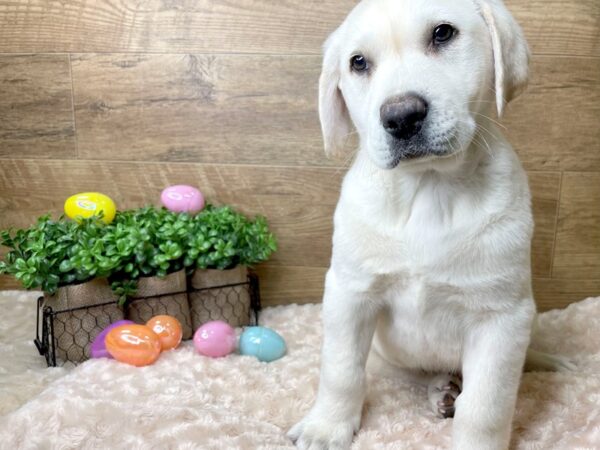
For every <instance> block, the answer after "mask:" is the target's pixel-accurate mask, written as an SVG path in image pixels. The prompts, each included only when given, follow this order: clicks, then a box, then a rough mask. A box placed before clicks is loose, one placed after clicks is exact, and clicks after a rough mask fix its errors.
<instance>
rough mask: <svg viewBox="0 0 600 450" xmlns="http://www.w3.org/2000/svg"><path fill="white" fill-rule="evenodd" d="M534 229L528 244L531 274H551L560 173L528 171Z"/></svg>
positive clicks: (536, 275) (548, 275)
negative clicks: (530, 242)
mask: <svg viewBox="0 0 600 450" xmlns="http://www.w3.org/2000/svg"><path fill="white" fill-rule="evenodd" d="M529 187H530V189H531V196H532V209H533V218H534V221H535V229H534V233H533V241H532V244H531V272H532V274H533V276H534V277H550V276H551V271H552V249H553V246H554V236H555V234H556V215H557V213H558V196H559V188H560V173H558V172H532V173H530V174H529Z"/></svg>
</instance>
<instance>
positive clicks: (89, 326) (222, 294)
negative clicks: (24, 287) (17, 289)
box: [34, 273, 261, 367]
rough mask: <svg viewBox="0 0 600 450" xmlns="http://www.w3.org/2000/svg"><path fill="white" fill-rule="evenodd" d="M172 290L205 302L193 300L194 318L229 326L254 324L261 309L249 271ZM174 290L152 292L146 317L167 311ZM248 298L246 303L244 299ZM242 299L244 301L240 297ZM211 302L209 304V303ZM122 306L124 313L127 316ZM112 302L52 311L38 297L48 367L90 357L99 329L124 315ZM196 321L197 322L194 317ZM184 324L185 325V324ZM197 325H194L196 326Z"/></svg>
mask: <svg viewBox="0 0 600 450" xmlns="http://www.w3.org/2000/svg"><path fill="white" fill-rule="evenodd" d="M175 294H186V298H187V299H189V296H190V295H195V298H200V299H201V300H202V301H203V302H204V301H205V302H207V303H206V307H205V308H203V307H202V305H201V306H200V307H198V303H197V302H196V310H197V311H198V312H197V313H196V319H197V318H198V316H199V317H200V319H201V320H203V321H204V322H208V321H210V320H223V321H225V322H228V323H230V324H231V325H232V326H240V325H243V324H249V325H257V324H258V315H259V312H260V309H261V304H260V288H259V282H258V277H257V276H256V274H253V273H249V274H248V277H247V280H246V281H245V282H241V283H233V284H225V285H220V286H211V287H206V288H202V289H194V288H192V287H191V284H190V283H187V290H186V291H183V292H177V293H175ZM173 295H174V293H169V294H162V295H152V296H149V297H147V298H151V299H153V301H152V302H148V303H147V304H146V305H144V309H145V313H146V315H147V316H148V317H152V316H155V315H159V314H165V313H166V310H167V308H166V304H165V302H166V301H168V298H169V297H173ZM248 297H249V299H250V302H249V307H247V306H246V305H245V304H243V303H246V302H245V299H246V298H248ZM145 298H146V297H139V298H136V299H135V300H133V301H132V302H136V303H137V302H143V301H144V299H145ZM243 300H244V301H243ZM209 303H210V304H209ZM130 304H131V303H128V304H127V305H126V306H125V311H124V316H125V318H126V319H129V317H128V313H127V309H128V307H129V305H130ZM115 311H116V308H115V302H114V300H111V301H109V302H104V303H97V304H94V305H89V306H81V307H77V308H68V309H62V310H60V311H58V310H57V311H55V310H54V309H53V308H52V307H51V306H48V305H45V304H44V297H39V298H38V301H37V315H36V337H35V339H34V343H35V346H36V347H37V349H38V351H39V353H40V355H42V356H44V357H45V358H46V362H47V364H48V367H56V366H63V365H65V364H77V363H80V362H83V361H85V360H86V359H88V358H89V349H90V346H91V343H92V341H93V340H94V338H95V337H96V336H97V335H98V332H99V330H102V329H104V328H106V327H107V326H108V325H110V324H111V323H113V322H116V321H118V320H120V319H123V316H122V315H120V314H119V316H117V315H116V314H115ZM195 325H199V323H198V322H197V320H195ZM184 326H185V325H184ZM195 328H197V326H196V327H195Z"/></svg>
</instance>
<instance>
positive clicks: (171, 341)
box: [146, 315, 183, 351]
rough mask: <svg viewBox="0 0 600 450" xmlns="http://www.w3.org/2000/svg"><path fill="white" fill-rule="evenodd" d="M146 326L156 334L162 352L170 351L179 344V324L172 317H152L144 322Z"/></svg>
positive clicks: (180, 330)
mask: <svg viewBox="0 0 600 450" xmlns="http://www.w3.org/2000/svg"><path fill="white" fill-rule="evenodd" d="M146 326H147V327H148V328H150V329H151V330H152V331H154V333H156V335H157V336H158V339H160V345H161V348H162V350H163V351H165V350H171V349H173V348H175V347H177V346H178V345H179V343H180V342H181V337H182V336H183V330H182V328H181V323H180V322H179V320H177V319H176V318H175V317H173V316H167V315H161V316H154V317H153V318H152V319H150V320H149V321H148V322H146Z"/></svg>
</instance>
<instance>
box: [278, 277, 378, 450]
mask: <svg viewBox="0 0 600 450" xmlns="http://www.w3.org/2000/svg"><path fill="white" fill-rule="evenodd" d="M365 292H366V291H365V290H362V289H360V287H359V286H357V284H356V283H354V282H353V280H346V281H342V280H341V279H340V278H339V277H338V276H337V275H336V273H335V272H334V270H333V269H330V270H329V272H328V273H327V279H326V283H325V296H324V299H323V349H322V354H321V377H320V382H319V392H318V395H317V399H316V401H315V404H314V406H313V407H312V409H311V410H310V412H309V413H308V414H307V415H306V417H305V418H304V419H303V420H302V421H300V422H299V423H297V424H296V425H295V426H294V427H292V429H291V430H290V431H289V433H288V436H289V437H290V438H291V439H292V440H293V441H294V442H295V443H296V445H297V446H298V447H299V448H301V449H308V448H310V449H322V450H326V449H340V450H341V449H346V448H349V447H350V445H351V443H352V436H353V435H354V432H355V431H356V430H358V427H359V425H360V416H361V412H362V406H363V402H364V397H365V391H366V386H365V364H366V359H367V354H368V352H369V348H370V346H371V340H372V338H373V331H374V329H375V322H376V308H375V306H374V304H373V303H371V301H370V299H369V298H368V297H367V295H366V294H365Z"/></svg>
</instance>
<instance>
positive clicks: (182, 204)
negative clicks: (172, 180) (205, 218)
mask: <svg viewBox="0 0 600 450" xmlns="http://www.w3.org/2000/svg"><path fill="white" fill-rule="evenodd" d="M160 201H161V202H162V204H163V205H165V208H167V209H168V210H169V211H173V212H187V213H190V214H195V213H197V212H198V211H200V210H201V209H202V208H204V196H203V195H202V193H201V192H200V191H199V190H198V189H196V188H195V187H193V186H188V185H186V184H178V185H175V186H169V187H168V188H166V189H164V190H163V191H162V193H161V194H160Z"/></svg>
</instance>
